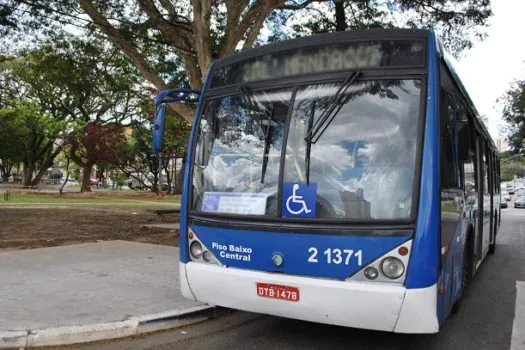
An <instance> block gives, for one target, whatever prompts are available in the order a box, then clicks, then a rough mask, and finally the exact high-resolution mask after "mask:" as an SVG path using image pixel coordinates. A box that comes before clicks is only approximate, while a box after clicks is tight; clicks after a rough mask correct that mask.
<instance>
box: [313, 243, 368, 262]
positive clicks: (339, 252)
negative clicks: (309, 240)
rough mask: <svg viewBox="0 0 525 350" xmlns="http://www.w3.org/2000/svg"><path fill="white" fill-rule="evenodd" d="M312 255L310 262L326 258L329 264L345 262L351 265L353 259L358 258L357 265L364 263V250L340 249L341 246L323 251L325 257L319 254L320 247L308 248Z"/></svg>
mask: <svg viewBox="0 0 525 350" xmlns="http://www.w3.org/2000/svg"><path fill="white" fill-rule="evenodd" d="M308 253H310V257H309V258H308V262H309V263H314V264H315V263H318V262H319V259H322V260H325V261H326V263H327V264H335V265H339V264H344V265H350V263H351V262H352V259H357V265H358V266H361V265H363V251H362V250H355V251H354V250H353V249H339V248H327V249H325V250H324V251H323V252H322V255H324V257H317V256H318V253H319V251H318V249H317V248H315V247H310V248H308Z"/></svg>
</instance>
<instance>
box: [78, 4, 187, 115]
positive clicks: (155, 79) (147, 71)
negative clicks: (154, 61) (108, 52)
mask: <svg viewBox="0 0 525 350" xmlns="http://www.w3.org/2000/svg"><path fill="white" fill-rule="evenodd" d="M79 4H80V7H81V8H82V10H83V11H84V12H85V13H86V14H87V15H88V16H89V17H90V18H91V19H92V20H93V22H94V23H95V24H96V25H97V26H98V27H99V28H100V30H101V31H102V32H103V33H104V34H106V36H107V37H108V39H109V40H110V41H111V42H112V43H114V44H115V45H117V46H118V47H120V48H121V49H122V51H124V53H125V54H126V56H128V57H129V58H130V59H131V60H132V61H133V63H134V64H135V66H136V67H137V69H138V70H139V71H140V73H141V74H142V76H143V77H144V78H145V79H146V80H148V81H149V82H151V83H152V84H153V85H155V87H156V88H157V89H158V90H164V89H166V88H168V86H167V85H166V83H165V82H164V80H162V78H161V77H160V76H159V75H158V74H156V73H155V72H154V71H153V69H152V68H151V67H150V65H149V64H148V62H146V60H145V59H144V57H143V56H142V55H141V54H140V53H139V52H138V50H137V49H136V47H135V46H134V45H133V44H132V43H130V42H129V41H128V40H126V38H125V37H124V36H123V35H122V33H121V32H120V31H119V30H118V29H116V28H115V27H113V26H112V25H111V23H109V21H108V20H107V19H106V18H105V17H104V15H103V14H102V13H100V12H99V11H98V9H97V8H96V7H95V6H94V5H93V2H92V0H79ZM170 106H171V107H170V109H171V110H173V111H174V112H175V114H176V115H177V116H179V117H182V118H184V119H185V120H187V121H189V122H191V121H192V119H193V113H192V110H191V109H190V108H188V107H186V106H185V105H184V104H182V103H179V104H176V105H170Z"/></svg>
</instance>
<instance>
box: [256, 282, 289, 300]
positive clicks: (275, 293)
mask: <svg viewBox="0 0 525 350" xmlns="http://www.w3.org/2000/svg"><path fill="white" fill-rule="evenodd" d="M257 295H258V296H260V297H263V298H271V299H281V300H287V301H295V302H297V301H299V288H296V287H290V286H282V285H280V284H270V283H259V282H257Z"/></svg>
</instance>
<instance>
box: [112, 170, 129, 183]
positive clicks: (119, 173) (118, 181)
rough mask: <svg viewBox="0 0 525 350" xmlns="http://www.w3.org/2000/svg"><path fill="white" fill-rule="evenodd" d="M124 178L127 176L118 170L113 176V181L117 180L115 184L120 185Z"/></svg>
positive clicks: (124, 181) (124, 180)
mask: <svg viewBox="0 0 525 350" xmlns="http://www.w3.org/2000/svg"><path fill="white" fill-rule="evenodd" d="M126 180H127V176H126V174H124V173H123V172H120V171H119V172H118V173H117V175H116V177H115V181H116V182H117V186H118V187H122V186H124V185H125V184H126Z"/></svg>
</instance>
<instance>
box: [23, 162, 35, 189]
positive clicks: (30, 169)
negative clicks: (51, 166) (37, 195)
mask: <svg viewBox="0 0 525 350" xmlns="http://www.w3.org/2000/svg"><path fill="white" fill-rule="evenodd" d="M34 171H35V166H34V164H24V186H31V181H32V179H33V173H34Z"/></svg>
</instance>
